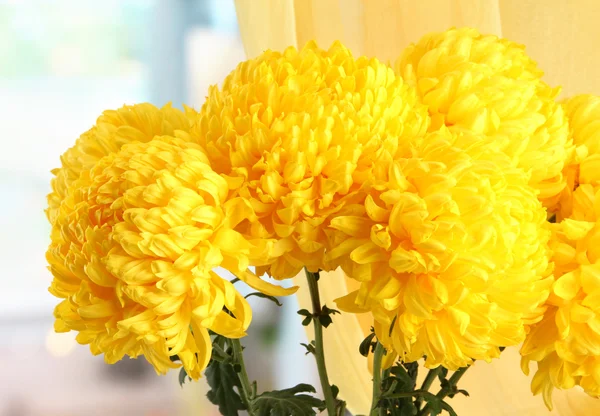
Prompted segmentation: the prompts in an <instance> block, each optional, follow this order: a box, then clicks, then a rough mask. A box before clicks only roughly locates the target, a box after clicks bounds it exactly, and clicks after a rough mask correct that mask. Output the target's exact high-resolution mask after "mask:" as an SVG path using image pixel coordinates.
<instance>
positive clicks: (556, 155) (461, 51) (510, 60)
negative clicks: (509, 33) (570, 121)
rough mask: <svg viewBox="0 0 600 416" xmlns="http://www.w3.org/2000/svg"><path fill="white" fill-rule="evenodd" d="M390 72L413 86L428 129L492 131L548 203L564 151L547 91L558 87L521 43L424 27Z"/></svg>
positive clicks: (556, 109) (558, 182)
mask: <svg viewBox="0 0 600 416" xmlns="http://www.w3.org/2000/svg"><path fill="white" fill-rule="evenodd" d="M397 70H398V72H399V73H400V74H401V75H402V76H403V77H404V78H405V80H406V81H407V82H409V83H412V84H414V85H415V86H416V87H417V91H418V93H419V95H420V97H422V100H423V102H424V103H425V104H426V105H427V106H428V108H429V113H430V115H431V119H432V124H431V129H432V130H435V129H438V128H439V127H440V126H444V125H445V126H448V127H450V128H452V129H455V130H458V129H467V130H470V131H473V132H475V133H480V134H483V135H485V136H486V137H487V138H489V139H492V140H493V141H494V142H496V143H497V145H498V146H499V147H500V148H501V149H502V150H503V151H505V152H506V154H508V155H509V156H510V157H511V158H512V159H513V162H514V163H515V164H516V165H517V166H519V167H522V168H523V169H525V170H526V171H528V172H530V173H531V180H530V183H531V184H532V185H533V186H534V187H535V188H536V189H538V190H539V191H540V195H539V198H540V199H541V200H542V201H543V202H544V205H546V206H548V207H550V208H551V204H552V203H553V202H554V200H553V199H552V198H553V197H555V196H556V195H558V194H559V193H560V192H561V191H562V189H563V188H564V186H565V183H566V179H565V178H564V177H563V176H562V173H561V172H562V170H563V168H564V166H565V163H566V162H567V160H568V159H569V158H570V157H571V156H570V155H571V153H572V146H571V144H570V142H569V138H568V127H567V121H566V118H565V116H564V113H563V110H562V108H561V106H560V105H558V104H557V103H556V102H555V101H554V99H555V98H556V96H557V94H558V89H552V88H550V87H549V86H548V85H547V84H545V83H544V82H543V81H541V79H540V78H541V76H542V71H541V70H540V69H538V68H537V65H536V63H535V62H534V61H533V60H531V58H529V57H528V56H527V54H526V53H525V51H524V47H523V46H521V45H517V44H515V43H513V42H510V41H508V40H505V39H499V38H497V37H496V36H486V35H481V34H480V33H479V32H478V31H477V30H475V29H471V28H462V29H451V30H448V31H446V32H442V33H432V34H430V35H427V36H425V37H423V38H422V39H421V40H420V41H419V42H418V43H417V44H414V45H411V46H409V47H408V48H407V49H406V50H405V51H404V53H403V54H402V56H401V58H400V59H399V61H398V63H397Z"/></svg>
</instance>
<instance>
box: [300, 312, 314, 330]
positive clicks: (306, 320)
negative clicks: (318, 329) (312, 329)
mask: <svg viewBox="0 0 600 416" xmlns="http://www.w3.org/2000/svg"><path fill="white" fill-rule="evenodd" d="M297 313H298V315H300V316H304V319H303V320H302V325H304V326H308V325H310V323H311V322H312V318H313V314H312V313H310V312H309V311H308V310H306V309H300V310H299V311H298V312H297Z"/></svg>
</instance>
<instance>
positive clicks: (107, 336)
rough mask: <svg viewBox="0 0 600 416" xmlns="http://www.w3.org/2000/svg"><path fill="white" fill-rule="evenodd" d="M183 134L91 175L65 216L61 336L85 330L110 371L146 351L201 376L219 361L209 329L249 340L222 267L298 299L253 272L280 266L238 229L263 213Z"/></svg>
mask: <svg viewBox="0 0 600 416" xmlns="http://www.w3.org/2000/svg"><path fill="white" fill-rule="evenodd" d="M138 111H139V113H138V114H143V110H141V109H139V107H138ZM105 114H106V113H105ZM151 114H152V113H150V114H146V116H147V118H145V120H148V119H149V117H151ZM127 131H129V130H127ZM175 134H176V135H177V136H179V137H178V138H175V137H170V136H163V137H155V138H154V139H153V140H151V141H149V142H146V143H143V142H140V141H135V142H133V141H132V143H130V144H125V145H124V146H122V147H121V149H120V150H118V151H116V149H115V150H114V151H113V152H110V154H108V155H107V156H104V157H102V158H100V159H99V160H97V161H96V162H95V164H94V165H93V167H92V168H91V169H89V170H84V169H82V170H81V172H80V174H79V177H78V178H77V179H75V180H73V181H70V183H69V184H68V188H67V189H66V190H65V193H64V199H63V200H62V201H61V202H60V204H59V206H58V207H57V208H56V212H55V213H54V215H55V217H54V222H53V232H52V243H51V245H50V248H49V249H48V252H47V259H48V261H49V263H50V270H51V271H52V274H53V275H54V280H53V281H52V284H51V287H50V292H51V293H52V294H54V295H55V296H57V297H59V298H62V299H64V300H63V301H62V302H61V303H60V304H59V305H58V306H57V307H56V309H55V317H56V323H55V329H56V330H57V331H69V330H75V331H78V332H79V334H78V335H77V340H78V342H80V343H82V344H90V347H91V350H92V352H93V353H94V354H100V353H104V354H105V359H106V361H107V362H109V363H113V362H116V361H118V360H120V359H121V358H123V356H124V355H128V356H130V357H136V356H139V355H141V354H143V355H144V356H145V357H146V359H147V360H148V361H149V362H150V363H151V364H152V365H153V366H154V367H155V369H156V371H157V372H160V373H164V372H166V371H167V370H168V369H169V368H173V367H176V366H178V364H175V363H172V362H171V360H170V357H173V356H175V355H177V356H178V357H179V359H180V360H181V363H182V364H183V367H184V368H185V369H186V371H187V373H188V375H190V376H191V377H194V378H197V377H199V376H200V372H201V371H202V370H203V369H204V367H206V365H207V363H208V360H209V358H210V354H211V340H210V337H209V335H208V330H209V329H210V330H212V331H214V332H216V333H219V334H222V335H225V336H227V337H230V338H238V337H241V336H243V335H245V330H246V328H247V327H248V325H249V323H250V319H251V316H252V314H251V310H250V308H249V306H248V304H247V302H246V300H245V299H244V298H243V297H242V296H241V295H240V294H239V293H238V292H237V291H236V290H235V288H234V287H233V285H232V284H231V283H230V282H229V281H227V280H224V279H222V278H221V277H219V276H218V275H217V274H216V273H215V272H214V271H213V270H214V269H215V268H216V267H219V266H220V267H224V268H225V269H227V270H229V271H231V272H232V273H234V274H235V275H236V276H238V277H240V278H241V279H242V280H245V281H247V282H248V283H249V284H250V285H251V286H253V287H255V288H257V289H258V290H261V291H263V292H265V293H269V294H273V295H284V294H289V293H293V291H294V290H293V289H282V288H279V287H276V286H271V285H270V284H268V283H267V282H264V281H262V280H260V279H258V278H257V277H256V276H254V275H253V274H252V273H250V272H249V271H248V266H249V265H255V266H261V265H263V264H265V263H268V261H269V259H270V257H269V255H270V254H269V253H270V252H271V250H272V242H271V241H269V240H260V241H258V240H249V239H246V238H244V237H243V236H242V235H241V234H240V233H238V232H236V231H234V228H235V227H236V226H237V225H238V224H239V223H241V222H243V221H248V220H249V219H251V218H252V217H253V216H255V215H254V213H253V210H252V208H251V207H250V205H249V204H248V202H247V201H244V200H243V199H241V198H239V197H230V196H231V192H230V190H229V183H228V178H226V177H224V176H221V175H219V174H217V173H215V172H214V171H213V170H212V168H211V167H210V162H209V160H208V158H207V157H206V154H205V152H204V151H203V149H202V148H201V147H200V146H199V145H197V144H194V143H192V142H191V141H190V138H189V136H188V135H187V133H185V132H183V131H175ZM80 144H81V143H80ZM107 153H108V152H107ZM81 157H82V156H81ZM71 166H72V165H68V166H66V167H64V168H63V169H70V167H71ZM79 166H84V163H83V161H81V164H80V165H79ZM58 175H59V177H60V175H61V171H59V172H58ZM64 177H68V174H67V175H65V176H64ZM224 308H227V310H228V311H229V312H230V313H231V315H230V314H229V313H228V312H227V311H225V310H224Z"/></svg>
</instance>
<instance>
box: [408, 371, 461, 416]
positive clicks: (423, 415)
mask: <svg viewBox="0 0 600 416" xmlns="http://www.w3.org/2000/svg"><path fill="white" fill-rule="evenodd" d="M468 369H469V367H461V368H459V369H458V370H456V371H455V372H454V374H452V376H451V377H450V378H449V379H448V387H444V388H442V389H441V390H440V391H439V392H438V394H436V396H437V397H438V398H439V399H442V400H443V399H444V398H446V396H448V395H449V394H451V393H452V391H453V388H455V387H456V385H457V384H458V382H459V380H460V379H461V377H462V376H464V375H465V373H466V372H467V370H468ZM430 413H431V406H429V404H427V405H426V406H425V407H424V408H423V410H422V411H421V412H420V413H419V416H428V415H429V414H430Z"/></svg>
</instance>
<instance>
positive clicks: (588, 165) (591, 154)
mask: <svg viewBox="0 0 600 416" xmlns="http://www.w3.org/2000/svg"><path fill="white" fill-rule="evenodd" d="M563 108H564V109H565V114H566V115H567V118H568V120H569V130H570V134H571V137H572V139H573V143H574V144H575V146H577V151H576V154H575V157H574V158H573V160H572V161H571V163H569V164H568V165H567V166H566V167H565V170H564V176H565V177H566V178H567V186H566V187H565V189H564V190H563V192H562V193H561V194H560V195H559V198H558V201H557V202H558V203H557V208H556V211H557V213H556V215H557V221H562V220H563V219H564V218H570V217H571V214H572V213H573V206H572V204H573V191H574V190H575V189H577V187H578V186H579V184H589V185H592V186H600V176H599V175H600V174H599V173H598V172H600V97H598V96H595V95H577V96H575V97H573V98H570V99H568V100H566V101H565V102H564V103H563Z"/></svg>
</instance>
